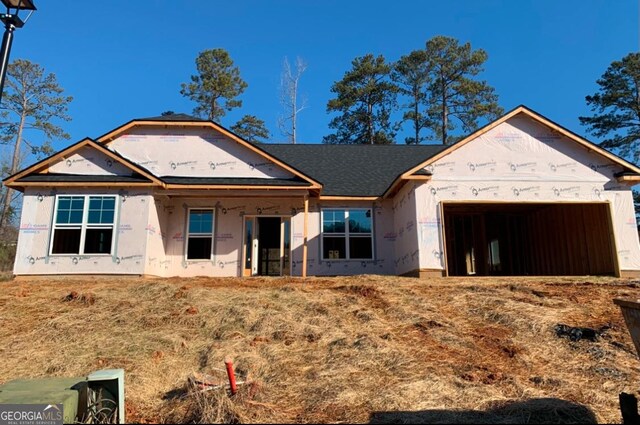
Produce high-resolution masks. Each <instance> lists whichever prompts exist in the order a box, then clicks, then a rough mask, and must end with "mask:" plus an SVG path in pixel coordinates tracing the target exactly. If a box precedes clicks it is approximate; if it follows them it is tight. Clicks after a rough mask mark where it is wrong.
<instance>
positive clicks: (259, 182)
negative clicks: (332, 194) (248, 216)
mask: <svg viewBox="0 0 640 425" xmlns="http://www.w3.org/2000/svg"><path fill="white" fill-rule="evenodd" d="M160 179H161V180H162V181H164V182H165V183H169V184H189V185H199V184H201V185H225V186H227V185H228V186H244V185H247V186H263V185H264V186H300V187H305V186H311V183H309V182H306V181H304V180H302V179H299V178H295V179H259V178H249V177H233V178H232V177H174V176H163V177H160Z"/></svg>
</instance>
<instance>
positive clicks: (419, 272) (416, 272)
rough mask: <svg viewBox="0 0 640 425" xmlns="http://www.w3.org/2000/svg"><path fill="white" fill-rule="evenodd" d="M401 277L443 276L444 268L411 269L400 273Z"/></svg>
mask: <svg viewBox="0 0 640 425" xmlns="http://www.w3.org/2000/svg"><path fill="white" fill-rule="evenodd" d="M400 276H402V277H415V278H418V279H428V278H434V277H444V276H445V275H444V270H440V269H413V270H411V271H408V272H406V273H402V274H401V275H400Z"/></svg>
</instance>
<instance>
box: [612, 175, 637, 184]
mask: <svg viewBox="0 0 640 425" xmlns="http://www.w3.org/2000/svg"><path fill="white" fill-rule="evenodd" d="M616 180H617V181H618V183H625V182H634V183H635V182H640V176H620V177H618V178H616Z"/></svg>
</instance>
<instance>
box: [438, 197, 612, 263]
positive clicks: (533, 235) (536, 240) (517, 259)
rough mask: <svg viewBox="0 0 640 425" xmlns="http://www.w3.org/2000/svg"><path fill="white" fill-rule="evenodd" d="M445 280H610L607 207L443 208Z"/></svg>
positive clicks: (489, 205)
mask: <svg viewBox="0 0 640 425" xmlns="http://www.w3.org/2000/svg"><path fill="white" fill-rule="evenodd" d="M443 214H444V228H445V242H446V258H447V274H448V275H449V276H583V275H615V274H616V265H615V260H614V254H615V249H614V246H615V245H614V242H613V231H612V222H611V215H610V209H609V205H608V204H606V203H588V204H587V203H581V204H577V203H571V204H570V203H565V204H557V203H556V204H545V203H520V204H508V203H486V204H481V203H457V204H456V203H445V204H444V205H443Z"/></svg>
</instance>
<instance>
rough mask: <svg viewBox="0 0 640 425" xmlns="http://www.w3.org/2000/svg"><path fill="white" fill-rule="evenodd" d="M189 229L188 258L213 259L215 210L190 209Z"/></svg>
mask: <svg viewBox="0 0 640 425" xmlns="http://www.w3.org/2000/svg"><path fill="white" fill-rule="evenodd" d="M187 229H188V232H187V249H186V251H187V260H211V254H212V252H213V210H200V209H192V210H189V223H188V224H187Z"/></svg>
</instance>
